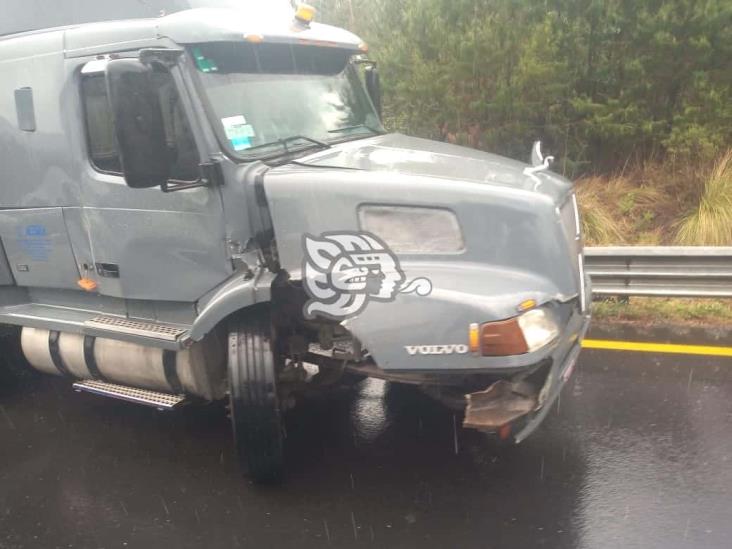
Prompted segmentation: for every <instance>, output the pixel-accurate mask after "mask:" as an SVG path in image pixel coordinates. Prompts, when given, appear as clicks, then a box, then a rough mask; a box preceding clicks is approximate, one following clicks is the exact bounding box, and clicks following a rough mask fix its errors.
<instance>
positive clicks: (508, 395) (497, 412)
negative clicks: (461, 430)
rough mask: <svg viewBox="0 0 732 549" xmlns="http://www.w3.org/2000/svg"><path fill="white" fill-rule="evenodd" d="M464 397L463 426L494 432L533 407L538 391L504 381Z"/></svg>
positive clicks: (536, 401) (523, 384)
mask: <svg viewBox="0 0 732 549" xmlns="http://www.w3.org/2000/svg"><path fill="white" fill-rule="evenodd" d="M465 398H466V400H467V407H466V408H465V419H464V420H463V427H465V428H466V429H479V430H482V431H495V430H497V429H499V428H500V427H502V426H504V425H507V424H509V423H511V422H512V421H515V420H516V419H518V418H520V417H522V416H525V415H526V414H528V413H529V412H531V411H533V410H535V409H536V408H537V404H538V394H537V392H536V390H535V389H534V388H533V387H531V385H529V384H527V383H511V382H510V381H506V380H500V381H496V382H495V383H494V384H493V385H491V386H490V387H488V388H487V389H486V390H485V391H478V392H476V393H470V394H468V395H465Z"/></svg>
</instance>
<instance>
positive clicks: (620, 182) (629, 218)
mask: <svg viewBox="0 0 732 549" xmlns="http://www.w3.org/2000/svg"><path fill="white" fill-rule="evenodd" d="M636 179H640V178H636V177H634V176H624V175H616V176H611V177H603V176H594V177H586V178H584V179H581V180H580V181H578V182H577V200H578V202H579V205H580V209H581V211H582V226H583V230H584V234H585V241H586V242H587V244H589V245H595V246H597V245H622V244H640V243H643V244H649V245H650V244H658V243H659V242H660V240H661V235H660V231H659V229H658V227H655V226H654V224H653V222H654V220H655V218H656V213H655V210H656V209H658V208H659V207H662V206H663V204H664V202H665V197H664V193H663V192H662V191H661V190H659V189H657V188H655V187H651V186H647V185H643V184H637V183H635V181H636Z"/></svg>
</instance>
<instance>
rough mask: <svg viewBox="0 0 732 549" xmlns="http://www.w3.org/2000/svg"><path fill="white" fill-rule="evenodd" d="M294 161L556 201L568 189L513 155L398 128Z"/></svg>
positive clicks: (557, 178) (565, 183)
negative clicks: (503, 189)
mask: <svg viewBox="0 0 732 549" xmlns="http://www.w3.org/2000/svg"><path fill="white" fill-rule="evenodd" d="M300 163H301V164H308V165H312V166H313V167H330V168H343V169H351V170H365V171H381V172H396V173H401V174H410V175H417V176H422V177H435V178H441V179H453V180H456V181H470V182H475V183H485V184H491V185H499V186H505V187H513V188H516V189H521V190H526V191H536V192H539V193H542V194H545V195H548V196H550V197H551V198H552V199H553V201H554V202H556V203H559V202H561V201H563V199H564V197H565V196H566V195H567V193H568V192H569V191H570V190H571V189H572V183H571V182H569V181H568V180H566V179H564V178H563V177H561V176H559V175H557V174H554V173H552V172H549V171H542V172H538V173H534V174H527V173H526V172H525V170H526V169H527V168H530V167H531V166H529V165H528V164H525V163H523V162H519V161H517V160H511V159H509V158H505V157H502V156H498V155H495V154H490V153H487V152H483V151H479V150H476V149H469V148H467V147H460V146H457V145H452V144H449V143H442V142H439V141H430V140H428V139H420V138H418V137H410V136H406V135H402V134H387V135H380V136H378V137H374V138H371V139H362V140H358V141H350V142H347V143H342V144H339V145H336V146H334V147H333V148H331V149H327V150H325V151H320V152H318V153H315V154H312V155H310V156H308V157H306V158H303V159H301V160H300Z"/></svg>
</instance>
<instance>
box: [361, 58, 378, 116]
mask: <svg viewBox="0 0 732 549" xmlns="http://www.w3.org/2000/svg"><path fill="white" fill-rule="evenodd" d="M364 76H365V78H366V91H367V92H368V93H369V97H371V102H372V103H373V104H374V107H376V112H377V113H378V114H379V118H381V79H380V77H379V69H377V68H376V65H369V66H367V67H366V68H365V69H364Z"/></svg>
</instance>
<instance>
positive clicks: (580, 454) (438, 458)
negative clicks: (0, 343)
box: [0, 351, 732, 549]
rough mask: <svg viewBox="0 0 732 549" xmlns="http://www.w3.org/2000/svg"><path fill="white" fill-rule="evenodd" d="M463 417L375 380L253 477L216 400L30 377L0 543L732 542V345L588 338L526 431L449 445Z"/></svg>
mask: <svg viewBox="0 0 732 549" xmlns="http://www.w3.org/2000/svg"><path fill="white" fill-rule="evenodd" d="M454 420H455V419H454V417H453V415H452V413H451V412H449V411H447V410H445V409H443V408H442V407H440V406H439V405H437V404H435V403H433V402H432V401H430V400H429V399H428V398H426V397H424V396H422V395H421V394H419V393H417V392H415V391H412V390H409V389H405V388H402V387H395V386H389V385H384V384H383V383H381V382H376V381H369V382H366V383H364V384H363V385H362V386H361V387H360V388H359V390H357V391H355V392H353V393H344V394H339V395H337V396H333V397H332V398H329V399H328V400H325V401H320V402H314V403H309V404H307V405H305V406H304V407H302V408H300V409H298V411H297V414H296V415H295V416H293V417H290V418H289V421H288V441H287V450H288V455H289V458H288V459H289V462H290V474H289V479H288V481H287V483H286V484H285V485H283V486H281V487H269V488H262V487H256V486H253V485H252V484H250V483H249V482H248V481H247V480H245V479H243V478H242V477H241V476H240V475H239V474H238V472H237V468H236V464H235V462H234V458H233V455H232V444H231V442H230V438H229V427H228V424H227V420H226V417H225V412H224V410H223V409H222V408H221V407H218V406H210V407H207V408H188V409H185V410H183V411H181V412H176V413H170V414H161V413H158V412H155V411H153V410H148V409H145V408H141V407H136V406H134V405H130V404H125V403H121V402H115V401H111V400H107V399H103V398H99V397H94V396H91V395H77V394H75V393H74V392H73V391H72V390H71V388H70V386H69V384H68V383H67V382H64V381H63V380H59V379H51V378H47V377H31V378H29V379H26V380H25V381H24V382H23V383H22V386H21V387H20V388H16V390H14V391H13V392H11V393H10V394H6V395H4V396H2V397H0V547H1V548H3V549H9V548H15V547H23V548H25V547H34V548H35V547H39V548H49V547H92V548H97V547H106V548H112V547H170V548H173V547H175V548H181V547H206V548H217V547H227V548H228V547H232V548H233V547H252V548H269V547H273V548H275V547H276V548H287V547H419V548H433V547H435V548H437V547H439V548H443V547H461V548H462V547H511V548H530V547H552V548H553V547H581V548H606V547H607V548H615V547H622V548H629V547H642V548H653V547H658V548H664V549H670V548H676V547H719V548H722V547H730V546H732V360H730V359H729V358H726V359H725V358H718V359H714V358H703V357H684V356H654V355H641V354H628V353H617V352H600V351H584V352H583V355H582V358H581V359H580V365H579V370H578V372H577V373H576V374H575V376H574V378H573V380H572V381H571V382H570V384H569V385H568V386H567V387H566V389H565V391H564V393H563V394H562V398H561V401H560V403H559V406H558V407H556V409H555V410H553V411H552V413H551V414H550V417H549V419H548V420H547V422H546V423H545V424H544V425H543V427H542V428H541V429H540V430H539V431H538V432H537V433H536V434H535V435H534V436H532V437H531V438H530V439H529V440H527V441H526V442H525V443H524V444H522V445H520V446H518V447H511V448H502V447H497V446H496V445H495V444H494V443H492V442H490V441H488V440H486V439H484V438H483V437H482V436H481V435H479V434H476V433H470V432H462V433H458V436H457V451H456V439H455V430H454V428H453V425H454ZM457 421H458V422H459V418H458V420H457Z"/></svg>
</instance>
